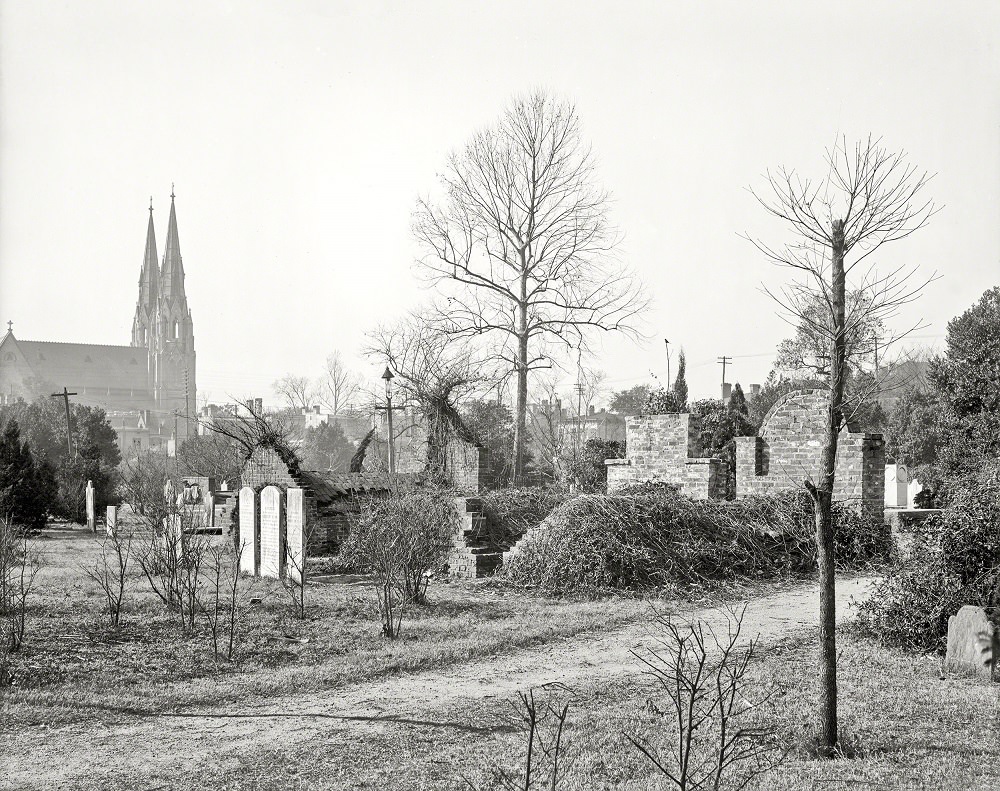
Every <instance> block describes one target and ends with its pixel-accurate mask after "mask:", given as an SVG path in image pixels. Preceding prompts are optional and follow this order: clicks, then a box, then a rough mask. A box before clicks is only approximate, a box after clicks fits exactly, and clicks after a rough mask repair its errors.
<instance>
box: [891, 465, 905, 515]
mask: <svg viewBox="0 0 1000 791" xmlns="http://www.w3.org/2000/svg"><path fill="white" fill-rule="evenodd" d="M909 483H910V475H909V473H908V472H907V470H906V467H904V466H903V465H902V464H886V465H885V507H886V508H906V506H907V503H908V502H909V498H908V497H907V486H908V484H909Z"/></svg>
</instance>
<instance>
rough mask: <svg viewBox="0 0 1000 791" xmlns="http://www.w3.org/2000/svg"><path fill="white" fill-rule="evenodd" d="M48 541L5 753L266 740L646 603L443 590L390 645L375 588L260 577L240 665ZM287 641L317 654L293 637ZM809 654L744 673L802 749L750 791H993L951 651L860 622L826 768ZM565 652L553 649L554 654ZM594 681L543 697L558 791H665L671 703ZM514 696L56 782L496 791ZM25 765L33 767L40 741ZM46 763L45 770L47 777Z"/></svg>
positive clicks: (509, 746) (994, 757)
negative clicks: (343, 701)
mask: <svg viewBox="0 0 1000 791" xmlns="http://www.w3.org/2000/svg"><path fill="white" fill-rule="evenodd" d="M37 544H38V546H39V548H40V549H41V550H42V552H43V554H44V561H45V565H44V566H43V569H42V572H41V573H40V574H39V577H38V588H37V596H36V597H35V599H34V600H33V603H32V606H31V612H30V614H29V622H28V633H27V639H26V643H25V646H24V649H23V650H22V651H21V652H19V653H18V654H15V655H14V672H15V676H16V684H15V686H14V687H12V688H10V689H7V690H3V691H2V694H3V695H4V700H3V707H2V709H3V717H2V723H0V725H2V726H3V729H4V730H6V734H5V736H7V737H11V741H10V742H9V743H10V744H19V745H25V744H28V745H30V744H32V739H33V737H32V734H35V733H46V734H51V737H48V743H49V745H50V749H51V743H53V742H54V743H55V744H57V745H62V746H63V747H62V748H63V749H65V750H68V751H75V750H78V749H80V748H79V747H77V746H74V745H75V744H76V743H75V742H74V734H80V733H84V732H88V731H92V730H93V729H94V728H95V723H98V722H99V723H114V722H123V721H130V722H134V723H136V724H137V727H142V728H144V729H145V730H144V732H146V731H149V732H151V733H154V734H155V733H157V732H164V730H165V729H172V730H175V731H180V730H182V729H183V728H184V724H183V723H184V722H185V719H184V717H183V716H180V717H178V716H174V714H175V713H176V714H182V715H184V714H185V712H186V711H188V710H195V709H199V707H211V710H212V711H216V712H218V714H217V715H214V714H213V715H211V716H218V717H220V727H221V722H222V721H224V720H225V719H226V718H229V717H245V716H261V717H263V718H262V719H261V720H260V721H259V722H260V729H261V733H267V731H268V728H269V720H268V719H267V717H270V716H274V715H270V714H254V713H249V714H248V713H246V712H248V711H251V712H252V711H253V709H252V708H250V709H248V707H252V705H253V702H254V701H260V700H264V701H265V702H266V700H267V699H269V698H277V697H278V696H287V695H294V696H301V698H297V699H300V700H301V701H302V702H303V703H304V704H308V702H309V701H310V700H311V695H310V693H311V692H317V691H319V690H331V689H338V688H339V687H342V686H343V687H345V688H347V687H349V686H351V685H355V684H360V683H361V682H366V681H373V680H376V679H382V680H383V681H387V682H389V683H392V684H394V685H396V684H397V683H398V682H396V681H395V680H394V679H395V678H396V677H399V678H400V679H402V678H404V677H405V676H407V675H408V674H410V673H413V672H416V671H432V672H434V673H438V671H439V670H440V674H439V675H441V676H444V677H447V676H448V675H449V674H450V675H451V676H464V675H465V674H466V672H467V670H466V667H468V666H467V665H466V663H468V662H470V661H473V660H476V659H482V658H488V659H489V664H488V665H487V667H494V666H495V667H501V666H502V667H506V668H508V669H510V668H516V667H517V666H518V663H519V662H520V661H521V658H520V657H521V654H520V649H523V648H525V647H527V646H532V645H538V644H542V643H552V644H553V645H556V646H559V645H561V644H560V640H562V638H565V637H568V636H571V635H574V634H580V633H584V632H588V631H593V632H598V631H605V630H608V629H611V628H614V627H616V626H620V625H623V624H628V623H631V622H638V621H641V620H643V619H644V618H645V616H646V615H648V612H649V610H648V607H649V604H648V603H647V602H642V601H639V600H635V599H619V598H612V599H606V600H602V601H558V600H552V599H546V598H541V597H533V596H529V595H524V594H521V593H514V592H511V591H509V590H506V591H505V590H504V589H503V588H502V587H499V586H497V585H492V584H482V583H470V582H452V583H447V584H445V583H436V584H433V585H432V587H431V592H430V596H431V599H432V604H431V605H430V606H427V607H418V608H413V609H412V611H411V612H410V613H409V614H408V617H407V620H406V621H405V622H404V631H403V635H402V637H401V638H400V639H399V640H396V641H388V640H386V639H384V638H382V637H381V636H380V634H379V624H378V622H377V620H376V619H375V617H374V613H373V611H372V607H373V605H372V599H373V596H372V592H371V591H370V590H369V589H367V588H366V587H364V586H363V585H358V584H335V585H324V584H319V583H314V584H312V585H310V586H309V589H308V590H309V592H308V598H307V605H308V608H309V613H308V615H309V617H308V618H307V619H306V620H298V619H296V618H294V617H293V616H292V609H291V606H290V603H289V599H288V596H287V594H286V592H285V591H284V590H283V589H282V588H281V587H280V585H277V584H261V585H260V586H259V588H258V589H257V591H256V592H255V596H257V597H259V598H260V599H261V601H260V603H259V604H258V605H256V606H254V607H252V608H250V610H249V612H248V616H247V619H246V621H245V623H244V626H243V629H242V633H243V635H244V640H243V642H242V644H241V648H240V651H239V652H238V655H237V657H236V661H234V662H232V663H229V662H225V661H222V662H219V661H217V660H216V659H215V658H214V657H213V654H212V650H211V645H210V642H209V639H208V636H207V633H206V631H205V629H204V628H203V627H202V628H201V629H200V630H199V631H198V632H196V633H194V634H190V635H185V634H183V633H182V632H181V631H180V629H179V627H178V625H177V622H176V617H175V616H170V615H169V614H168V613H166V612H165V611H164V609H163V607H162V605H161V604H160V602H159V601H158V600H157V599H156V598H155V597H154V596H153V595H152V594H151V593H149V592H148V588H147V586H146V583H145V581H144V580H141V579H139V578H138V577H136V578H134V579H133V586H132V589H131V593H130V599H129V603H128V607H127V612H126V614H125V620H124V625H123V627H122V628H121V629H120V630H119V631H118V632H114V631H112V630H110V629H109V628H108V627H107V624H106V622H104V621H103V620H102V618H101V616H100V611H101V606H102V601H101V597H100V593H99V591H98V589H97V586H96V585H95V584H94V583H93V582H92V581H91V580H89V579H87V577H86V575H85V574H84V573H83V572H82V570H81V567H82V566H85V565H88V564H90V563H92V562H93V560H94V559H95V558H96V557H97V552H98V544H97V542H96V541H95V539H94V537H93V536H92V535H90V534H88V533H86V532H85V531H83V530H81V529H79V528H75V529H68V528H67V529H55V528H54V529H51V530H48V531H46V533H45V534H44V535H43V536H42V537H41V538H39V539H38V541H37ZM743 593H746V591H743ZM659 606H660V607H661V608H663V607H665V606H667V605H666V604H665V603H663V602H661V603H660V605H659ZM677 606H678V608H679V609H686V608H688V607H691V606H693V605H691V604H690V603H689V602H688V603H681V602H678V603H677ZM285 635H290V636H293V637H295V638H307V639H308V642H306V643H298V642H288V641H286V640H284V639H283V637H284V636H285ZM616 639H617V638H616ZM587 644H588V645H589V644H590V641H589V640H588V643H587ZM814 644H815V635H814V634H812V633H803V632H799V633H795V634H792V635H789V636H785V637H783V638H781V639H780V640H778V641H776V642H775V641H772V642H770V643H768V644H766V645H764V646H763V647H762V648H761V651H760V653H759V655H758V656H757V658H756V660H755V661H754V663H753V664H752V665H751V671H750V679H751V681H750V683H751V684H752V685H754V686H755V687H757V686H759V685H764V684H766V685H774V686H775V687H776V688H777V689H779V690H780V691H781V692H780V698H779V700H778V705H777V707H776V709H775V714H774V723H775V725H776V726H777V727H778V729H779V731H780V733H781V734H782V735H783V739H784V744H785V746H786V747H787V749H788V751H789V753H788V756H787V758H786V760H785V761H784V762H783V763H782V764H781V765H780V766H779V767H778V768H777V769H775V770H774V771H772V772H770V773H769V774H767V775H765V776H763V777H761V778H758V779H757V780H756V781H753V782H752V783H751V784H750V785H749V786H748V788H751V789H758V790H759V791H763V790H764V789H776V791H784V790H787V791H792V790H793V789H794V790H796V791H798V790H801V789H838V788H842V789H848V788H850V789H854V788H857V789H942V790H943V791H952V790H954V791H958V789H962V791H965V790H966V789H983V790H984V791H985V790H986V789H997V788H1000V685H992V684H988V683H985V682H983V681H980V680H975V679H970V678H963V677H947V678H942V677H941V673H940V661H939V659H938V658H936V657H927V656H916V655H912V654H906V653H903V652H899V651H895V650H890V649H886V648H884V647H880V646H878V645H876V644H874V643H872V642H870V641H867V640H864V639H861V638H859V637H857V636H856V635H854V634H853V633H852V632H851V630H850V629H849V628H848V629H842V630H841V634H840V642H839V647H840V666H839V672H840V695H841V723H842V733H843V735H844V744H845V746H846V750H847V752H848V753H849V756H850V757H845V758H840V759H837V760H823V759H818V758H815V757H814V755H813V751H812V749H811V743H812V738H813V733H814V731H815V729H814V725H813V713H814V711H815V697H816V689H815V677H816V673H815V651H814ZM626 645H627V644H626ZM562 650H563V649H562V648H557V649H556V650H555V653H554V654H553V655H552V656H553V657H555V661H559V657H560V656H563V655H562V654H560V653H559V652H560V651H562ZM494 657H495V658H497V660H496V665H494V664H493V662H494V660H493V659H492V658H494ZM500 657H506V658H507V661H506V662H504V663H501V662H500V661H499V658H500ZM479 667H480V668H481V667H482V663H480V665H479ZM479 672H482V671H481V670H480V671H479ZM588 678H593V679H595V680H588V681H587V682H585V683H580V684H576V685H575V686H574V687H573V688H571V689H552V690H546V691H542V692H540V693H539V694H540V695H541V696H542V697H543V698H544V699H551V700H553V701H559V702H568V704H569V715H568V725H567V731H566V749H565V751H564V754H563V755H564V761H565V766H566V767H567V769H568V771H567V772H566V776H565V779H564V780H563V782H562V783H561V784H560V785H559V786H558V788H559V789H562V790H563V791H584V790H587V791H590V790H596V789H602V790H603V791H612V790H614V791H635V790H637V789H651V788H652V789H656V788H669V787H670V786H669V784H667V783H665V782H664V781H663V778H662V777H660V776H659V775H658V774H657V772H656V770H655V768H654V767H653V766H652V764H651V763H650V762H649V761H648V760H647V759H646V758H645V757H644V756H642V755H641V754H640V753H639V752H638V751H637V750H635V749H634V748H633V747H632V746H631V745H630V744H629V742H628V741H627V739H626V738H625V734H638V733H643V734H647V735H648V736H649V738H650V739H651V742H652V743H653V744H659V745H660V746H661V747H666V746H668V745H669V744H670V743H671V739H672V738H673V737H672V733H671V730H670V727H671V726H670V724H669V720H664V719H663V718H662V717H660V716H658V715H657V713H656V712H657V711H658V710H663V709H665V708H666V705H665V702H664V701H663V700H662V698H660V697H659V693H657V691H656V690H655V689H653V688H652V687H651V686H650V683H649V680H648V678H646V677H643V676H642V675H640V674H635V673H631V674H619V675H616V676H615V677H614V678H610V679H608V678H599V679H598V678H596V677H594V676H592V675H591V676H588ZM396 688H397V689H398V686H397V687H396ZM338 694H339V693H338ZM509 703H510V701H505V700H503V699H500V698H498V697H490V696H479V697H461V698H457V699H456V698H449V699H448V700H447V701H443V702H440V703H437V702H435V703H432V704H430V705H428V707H427V708H426V710H424V711H421V713H420V716H419V717H418V718H412V717H399V718H394V717H393V716H392V712H391V711H389V712H387V716H386V717H384V718H381V717H380V718H378V721H377V722H372V721H368V722H365V723H361V722H356V721H355V722H352V721H351V718H350V717H347V718H343V717H332V716H331V717H329V718H328V719H322V717H323V716H324V715H321V714H309V713H304V714H302V715H300V716H301V717H303V718H317V717H319V718H320V719H313V722H314V723H319V725H318V727H314V728H311V729H306V730H303V731H301V734H302V735H301V737H297V738H291V739H289V738H283V739H280V740H275V741H268V740H266V739H265V740H264V741H263V742H261V744H260V745H257V746H256V747H255V748H254V749H252V750H247V751H246V752H245V753H243V752H239V753H238V754H235V755H234V753H233V752H232V750H229V751H228V752H227V749H228V748H227V744H226V743H225V742H224V741H220V743H219V744H218V745H217V746H215V747H214V748H213V749H217V750H218V751H219V755H220V757H221V756H224V757H225V760H218V761H216V760H212V759H210V760H208V761H200V762H198V763H196V764H185V763H184V761H183V756H178V757H177V764H176V765H173V764H169V763H168V764H166V765H159V766H156V767H150V766H136V767H135V769H134V771H130V772H128V773H127V775H115V776H114V777H110V776H109V777H101V776H95V777H94V778H93V779H92V780H90V779H81V776H79V775H77V780H76V781H74V783H73V784H72V785H67V786H61V785H60V786H58V787H66V788H80V789H97V788H101V789H105V788H121V789H160V788H170V789H192V790H193V789H200V788H206V787H212V788H217V789H234V790H235V789H287V790H288V791H291V790H292V789H294V790H295V791H305V790H306V789H353V788H371V789H376V788H377V789H388V790H390V791H417V790H418V789H434V790H435V791H436V790H437V789H460V788H468V787H469V785H468V784H469V783H470V782H471V783H472V784H473V786H474V787H477V788H482V789H495V788H497V787H498V786H497V785H496V783H495V782H494V779H493V776H494V772H495V770H496V769H497V768H503V769H505V770H507V771H509V772H511V773H513V774H516V773H517V771H518V767H519V766H520V764H521V762H522V761H523V754H524V748H525V740H524V736H523V733H522V732H521V731H520V730H519V728H518V726H517V723H516V722H515V721H514V719H513V718H512V716H511V712H512V709H511V707H510V705H509ZM200 710H201V711H205V709H204V708H200ZM241 712H242V713H241ZM185 716H186V715H185ZM290 716H292V717H293V718H294V717H295V716H297V715H294V714H292V715H290ZM357 719H364V718H357ZM295 727H296V725H295V722H294V721H293V723H292V725H291V730H289V728H287V727H286V728H285V729H284V730H283V731H282V732H283V733H285V734H288V733H293V734H294V733H296V731H295ZM26 757H27V760H28V761H29V762H30V761H31V756H30V748H29V753H28V754H27V756H26ZM87 760H89V759H87ZM94 760H99V758H98V757H96V756H95V758H94ZM234 763H235V764H236V765H235V766H234ZM48 771H49V776H51V775H52V774H53V769H52V768H50V769H49V770H48ZM55 774H58V770H55ZM4 787H5V786H4V783H3V779H2V777H0V788H4ZM32 787H38V788H42V787H46V788H47V787H50V786H48V785H45V784H44V783H42V784H39V785H37V786H32Z"/></svg>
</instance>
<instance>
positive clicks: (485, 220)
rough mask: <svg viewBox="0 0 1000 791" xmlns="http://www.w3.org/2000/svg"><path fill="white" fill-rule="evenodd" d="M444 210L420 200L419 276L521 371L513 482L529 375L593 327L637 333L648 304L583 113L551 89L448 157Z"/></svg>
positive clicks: (463, 327)
mask: <svg viewBox="0 0 1000 791" xmlns="http://www.w3.org/2000/svg"><path fill="white" fill-rule="evenodd" d="M441 182H442V187H443V188H444V192H445V196H444V199H443V202H442V203H441V204H434V203H432V202H431V201H430V199H422V200H420V201H419V203H418V206H417V210H416V212H415V214H414V220H413V230H414V234H415V236H416V238H417V241H418V242H419V243H420V244H421V246H422V247H423V249H424V255H423V256H422V257H421V258H420V261H419V263H420V266H421V269H422V272H423V274H424V275H425V276H426V277H427V278H428V279H429V280H431V281H432V282H434V283H436V284H437V285H438V287H439V288H443V287H449V288H447V295H446V297H445V299H446V302H445V303H443V304H441V305H439V321H440V324H441V326H442V327H443V328H444V330H445V331H446V332H447V333H449V334H450V335H452V336H455V337H486V338H488V340H489V341H490V342H491V343H492V344H493V348H495V349H498V350H499V351H497V352H496V354H497V356H498V358H499V359H501V360H503V361H504V362H505V363H506V364H507V365H508V366H510V369H509V370H512V371H513V373H514V377H515V381H516V387H515V408H514V454H513V455H514V478H515V482H517V481H520V479H521V478H522V475H523V471H524V449H525V440H526V431H525V427H526V414H527V401H528V378H529V374H530V372H531V371H534V370H537V369H538V368H547V367H549V362H548V359H547V352H546V347H547V345H550V344H563V345H566V346H572V347H574V348H579V347H580V346H581V345H583V344H585V342H586V338H587V335H588V334H590V332H591V331H596V330H605V331H612V330H621V331H629V332H633V331H634V329H635V323H634V322H635V320H636V319H637V317H638V315H639V314H640V313H641V312H642V311H643V309H644V308H645V307H646V305H647V304H648V303H647V300H646V299H645V298H644V297H643V295H642V291H641V288H640V286H639V284H638V283H637V281H636V279H635V277H634V275H633V274H632V273H631V272H630V271H629V270H628V269H627V268H625V267H624V266H622V265H621V264H620V263H619V262H618V261H616V259H615V257H614V255H613V252H614V249H615V247H616V244H617V241H618V237H617V234H616V233H615V232H614V231H613V230H612V229H611V228H610V226H609V223H608V216H607V215H608V209H607V206H608V194H607V193H606V192H605V191H604V190H603V189H601V188H599V187H598V186H596V184H595V178H594V163H593V158H592V156H591V152H590V149H589V148H588V147H587V146H586V145H585V144H584V142H583V141H582V140H581V135H580V121H579V117H578V116H577V113H576V108H575V107H574V106H573V105H572V104H570V103H567V102H564V101H558V100H556V99H554V98H552V97H550V96H547V95H546V94H544V93H541V92H539V93H535V94H533V95H531V96H529V97H525V98H521V99H517V100H515V101H514V102H513V103H512V105H511V106H510V107H509V108H508V109H507V111H506V112H505V113H504V114H503V116H502V117H501V119H500V120H499V122H498V123H497V124H495V125H494V126H492V127H489V128H487V129H483V130H482V131H480V132H477V133H476V134H475V135H474V136H473V138H472V140H471V141H470V142H469V143H468V144H467V145H466V146H465V148H464V150H462V151H461V152H459V153H455V154H453V155H452V156H451V157H450V158H449V160H448V165H447V168H446V172H445V173H444V175H443V176H442V177H441Z"/></svg>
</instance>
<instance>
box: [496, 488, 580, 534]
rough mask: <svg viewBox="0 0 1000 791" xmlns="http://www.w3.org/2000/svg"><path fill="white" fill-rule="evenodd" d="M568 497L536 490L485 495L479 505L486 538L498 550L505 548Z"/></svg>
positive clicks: (561, 491)
mask: <svg viewBox="0 0 1000 791" xmlns="http://www.w3.org/2000/svg"><path fill="white" fill-rule="evenodd" d="M572 497H573V495H571V494H570V493H569V492H566V491H564V490H562V489H553V488H547V487H540V486H536V487H525V488H518V489H497V490H495V491H491V492H486V493H485V494H483V495H482V497H481V502H482V506H483V514H484V515H485V517H486V524H487V526H488V529H489V531H490V538H491V539H492V541H493V543H494V544H496V545H498V546H503V547H509V546H511V545H512V544H513V543H514V542H515V541H517V540H518V539H519V538H520V537H521V536H523V535H524V534H525V533H526V532H527V531H528V529H529V528H532V527H535V526H536V525H539V524H541V522H542V520H543V519H545V517H547V516H548V515H549V514H550V513H552V511H553V510H554V509H555V508H556V507H557V506H559V505H561V504H562V503H564V502H566V501H567V500H569V499H571V498H572Z"/></svg>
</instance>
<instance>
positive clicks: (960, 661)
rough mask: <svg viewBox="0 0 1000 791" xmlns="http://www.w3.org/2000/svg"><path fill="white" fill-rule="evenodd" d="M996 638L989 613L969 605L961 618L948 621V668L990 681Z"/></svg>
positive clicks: (953, 617)
mask: <svg viewBox="0 0 1000 791" xmlns="http://www.w3.org/2000/svg"><path fill="white" fill-rule="evenodd" d="M995 647H996V635H995V633H994V628H993V624H991V623H990V620H989V618H987V617H986V610H984V609H983V608H982V607H975V606H973V605H971V604H966V605H965V606H964V607H962V608H961V609H960V610H959V611H958V614H957V615H952V616H951V617H950V618H948V653H947V654H945V658H944V669H945V670H948V671H973V672H975V673H976V675H980V676H984V677H986V678H990V677H991V674H992V664H993V662H992V660H993V658H994V657H993V650H994V649H995Z"/></svg>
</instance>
